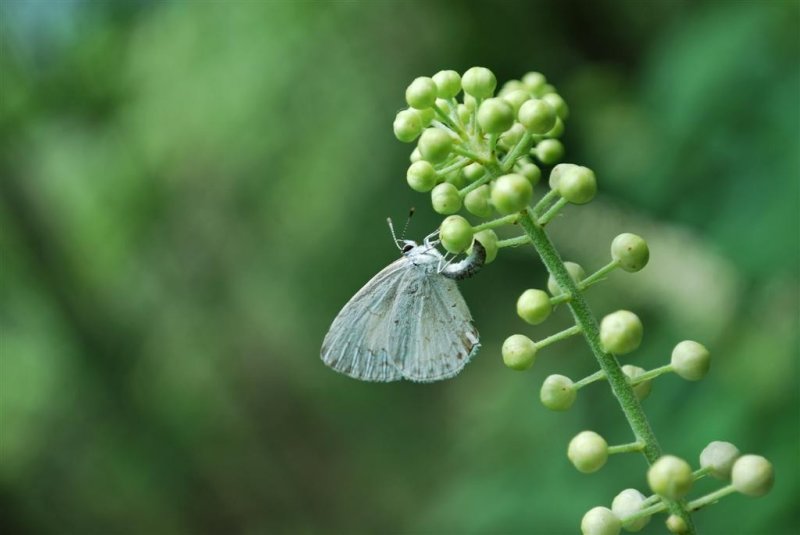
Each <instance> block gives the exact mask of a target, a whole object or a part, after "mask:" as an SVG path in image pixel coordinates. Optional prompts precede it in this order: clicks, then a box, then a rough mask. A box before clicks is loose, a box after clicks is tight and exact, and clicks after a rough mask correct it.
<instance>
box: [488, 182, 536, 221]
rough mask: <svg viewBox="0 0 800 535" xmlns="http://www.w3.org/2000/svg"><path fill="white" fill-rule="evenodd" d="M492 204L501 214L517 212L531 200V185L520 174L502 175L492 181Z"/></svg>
mask: <svg viewBox="0 0 800 535" xmlns="http://www.w3.org/2000/svg"><path fill="white" fill-rule="evenodd" d="M491 193H492V204H494V207H495V208H496V209H497V211H498V212H500V213H501V214H511V213H514V212H519V211H520V210H522V209H523V208H525V207H526V206H528V203H529V202H531V197H533V187H532V186H531V183H530V182H529V181H528V179H527V178H525V177H524V176H522V175H519V174H516V173H511V174H508V175H503V176H501V177H500V178H498V179H497V180H495V182H494V187H493V188H492V192H491Z"/></svg>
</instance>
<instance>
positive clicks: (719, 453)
mask: <svg viewBox="0 0 800 535" xmlns="http://www.w3.org/2000/svg"><path fill="white" fill-rule="evenodd" d="M739 455H741V454H740V453H739V448H737V447H736V446H734V445H733V444H731V443H730V442H722V441H720V440H715V441H714V442H711V443H710V444H709V445H708V446H706V447H705V448H704V449H703V451H701V452H700V468H706V469H708V470H710V472H709V473H710V474H711V475H712V476H713V477H715V478H717V479H722V480H728V479H730V478H731V469H732V468H733V463H734V462H736V459H738V458H739Z"/></svg>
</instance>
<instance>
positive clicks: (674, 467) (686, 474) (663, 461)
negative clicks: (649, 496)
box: [647, 455, 694, 500]
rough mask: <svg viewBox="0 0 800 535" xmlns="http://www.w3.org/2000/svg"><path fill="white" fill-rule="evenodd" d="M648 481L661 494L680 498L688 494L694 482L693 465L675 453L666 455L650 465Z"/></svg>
mask: <svg viewBox="0 0 800 535" xmlns="http://www.w3.org/2000/svg"><path fill="white" fill-rule="evenodd" d="M647 483H648V484H649V485H650V489H652V491H653V492H655V493H656V494H658V495H659V496H663V497H665V498H667V499H669V500H679V499H681V498H683V497H684V496H686V494H687V493H688V492H689V490H691V488H692V483H694V476H693V475H692V467H691V466H689V463H687V462H686V461H684V460H683V459H680V458H678V457H675V456H674V455H664V456H663V457H661V458H660V459H658V460H657V461H656V462H654V463H653V465H652V466H650V469H649V470H648V471H647Z"/></svg>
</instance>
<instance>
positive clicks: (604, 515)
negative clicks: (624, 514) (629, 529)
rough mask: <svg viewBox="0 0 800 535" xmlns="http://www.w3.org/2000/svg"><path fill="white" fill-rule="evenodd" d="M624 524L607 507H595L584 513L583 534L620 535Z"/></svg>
mask: <svg viewBox="0 0 800 535" xmlns="http://www.w3.org/2000/svg"><path fill="white" fill-rule="evenodd" d="M621 526H622V524H621V523H620V521H619V518H617V517H616V515H615V514H614V513H612V512H611V510H610V509H608V508H607V507H594V508H592V509H589V511H588V512H587V513H586V514H585V515H583V519H582V520H581V533H583V535H619V530H620V528H621Z"/></svg>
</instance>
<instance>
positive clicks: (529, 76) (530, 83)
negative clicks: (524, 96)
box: [522, 71, 547, 93]
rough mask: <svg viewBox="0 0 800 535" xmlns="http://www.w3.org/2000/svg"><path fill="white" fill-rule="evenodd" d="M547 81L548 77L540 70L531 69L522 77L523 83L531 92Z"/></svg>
mask: <svg viewBox="0 0 800 535" xmlns="http://www.w3.org/2000/svg"><path fill="white" fill-rule="evenodd" d="M546 83H547V79H546V78H545V77H544V74H542V73H540V72H534V71H531V72H529V73H525V75H524V76H523V77H522V84H523V85H524V86H525V89H527V90H528V91H530V92H531V93H535V92H537V91H538V90H539V89H541V88H542V87H543V86H544V84H546Z"/></svg>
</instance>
